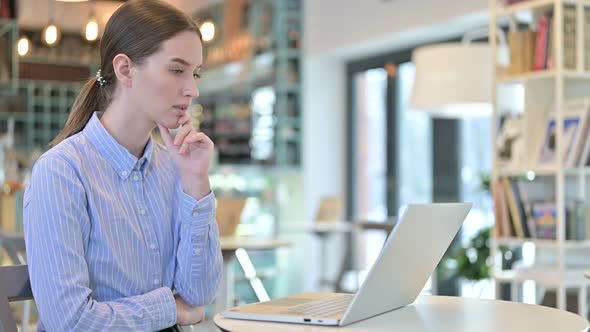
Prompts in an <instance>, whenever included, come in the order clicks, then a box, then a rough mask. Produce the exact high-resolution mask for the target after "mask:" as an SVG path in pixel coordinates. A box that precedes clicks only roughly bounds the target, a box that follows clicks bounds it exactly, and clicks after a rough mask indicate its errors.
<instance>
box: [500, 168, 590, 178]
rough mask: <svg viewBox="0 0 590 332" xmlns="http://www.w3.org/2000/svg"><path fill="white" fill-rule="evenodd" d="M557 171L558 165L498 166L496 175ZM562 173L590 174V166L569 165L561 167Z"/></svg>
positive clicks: (536, 174)
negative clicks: (529, 166) (530, 166)
mask: <svg viewBox="0 0 590 332" xmlns="http://www.w3.org/2000/svg"><path fill="white" fill-rule="evenodd" d="M558 171H559V168H558V167H533V168H518V169H514V168H500V169H498V170H497V171H496V172H497V175H498V176H526V175H528V173H529V172H533V173H535V176H555V175H557V173H558ZM563 173H564V175H586V176H587V175H590V167H569V168H564V169H563Z"/></svg>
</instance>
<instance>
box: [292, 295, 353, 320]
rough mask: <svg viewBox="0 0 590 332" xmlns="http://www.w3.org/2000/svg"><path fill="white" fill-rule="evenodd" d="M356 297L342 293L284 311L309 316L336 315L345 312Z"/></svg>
mask: <svg viewBox="0 0 590 332" xmlns="http://www.w3.org/2000/svg"><path fill="white" fill-rule="evenodd" d="M353 297H354V295H353V294H350V295H342V296H338V297H334V298H331V299H328V300H322V301H314V302H310V303H306V304H302V305H298V306H296V307H293V308H290V309H288V310H286V311H284V312H282V313H286V314H291V315H300V316H309V317H334V316H339V315H342V314H344V312H345V311H346V308H348V305H350V302H351V301H352V298H353Z"/></svg>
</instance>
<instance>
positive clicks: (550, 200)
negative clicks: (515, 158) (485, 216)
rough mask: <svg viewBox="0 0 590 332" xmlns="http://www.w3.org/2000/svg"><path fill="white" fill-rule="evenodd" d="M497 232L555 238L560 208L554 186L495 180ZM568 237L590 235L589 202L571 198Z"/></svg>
mask: <svg viewBox="0 0 590 332" xmlns="http://www.w3.org/2000/svg"><path fill="white" fill-rule="evenodd" d="M491 189H492V198H493V202H494V217H495V234H496V236H497V237H498V238H511V237H517V238H521V239H542V240H555V239H556V238H557V227H558V223H557V215H558V211H557V208H556V204H555V197H554V195H553V193H554V191H555V189H554V186H553V185H552V184H550V183H548V182H543V181H528V180H522V179H515V178H499V179H496V180H494V181H492V183H491ZM565 227H566V228H565V232H566V239H567V240H577V241H581V240H585V239H588V238H590V236H589V234H588V233H590V211H589V205H587V204H586V203H585V202H583V201H581V200H578V199H568V200H567V201H566V211H565Z"/></svg>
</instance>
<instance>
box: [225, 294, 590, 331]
mask: <svg viewBox="0 0 590 332" xmlns="http://www.w3.org/2000/svg"><path fill="white" fill-rule="evenodd" d="M214 322H215V325H217V326H218V327H219V328H220V329H221V330H222V331H231V332H254V331H256V332H267V331H273V332H274V331H281V332H324V331H332V332H334V331H345V332H353V331H354V332H369V331H375V332H402V331H403V332H432V331H437V332H459V331H478V332H517V331H518V332H520V331H526V332H528V331H535V332H556V331H559V332H584V331H588V327H589V325H588V321H587V320H586V319H584V318H582V317H580V316H578V315H576V314H573V313H570V312H566V311H562V310H558V309H554V308H550V307H545V306H538V305H531V304H524V303H518V302H508V301H498V300H483V299H470V298H460V297H446V296H427V295H423V296H420V297H419V298H418V300H417V301H416V302H415V303H414V304H412V305H409V306H407V307H404V308H401V309H398V310H394V311H390V312H387V313H384V314H381V315H378V316H375V317H373V318H369V319H366V320H363V321H360V322H357V323H354V324H350V325H347V326H344V327H324V326H315V325H300V324H281V323H269V322H254V321H246V320H237V319H229V318H224V317H223V316H221V315H220V314H217V315H216V316H215V318H214Z"/></svg>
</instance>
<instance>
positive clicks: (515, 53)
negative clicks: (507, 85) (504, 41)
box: [508, 29, 536, 75]
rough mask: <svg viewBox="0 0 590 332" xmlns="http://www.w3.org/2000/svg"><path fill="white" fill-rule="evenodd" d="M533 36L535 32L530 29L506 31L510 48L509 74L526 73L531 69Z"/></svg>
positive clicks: (533, 50) (533, 47)
mask: <svg viewBox="0 0 590 332" xmlns="http://www.w3.org/2000/svg"><path fill="white" fill-rule="evenodd" d="M535 36H536V34H535V32H534V31H532V30H530V29H519V30H511V31H509V32H508V48H509V49H510V66H509V67H508V73H509V74H513V75H514V74H520V73H527V72H530V71H532V70H533V65H534V63H533V58H534V54H535Z"/></svg>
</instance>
